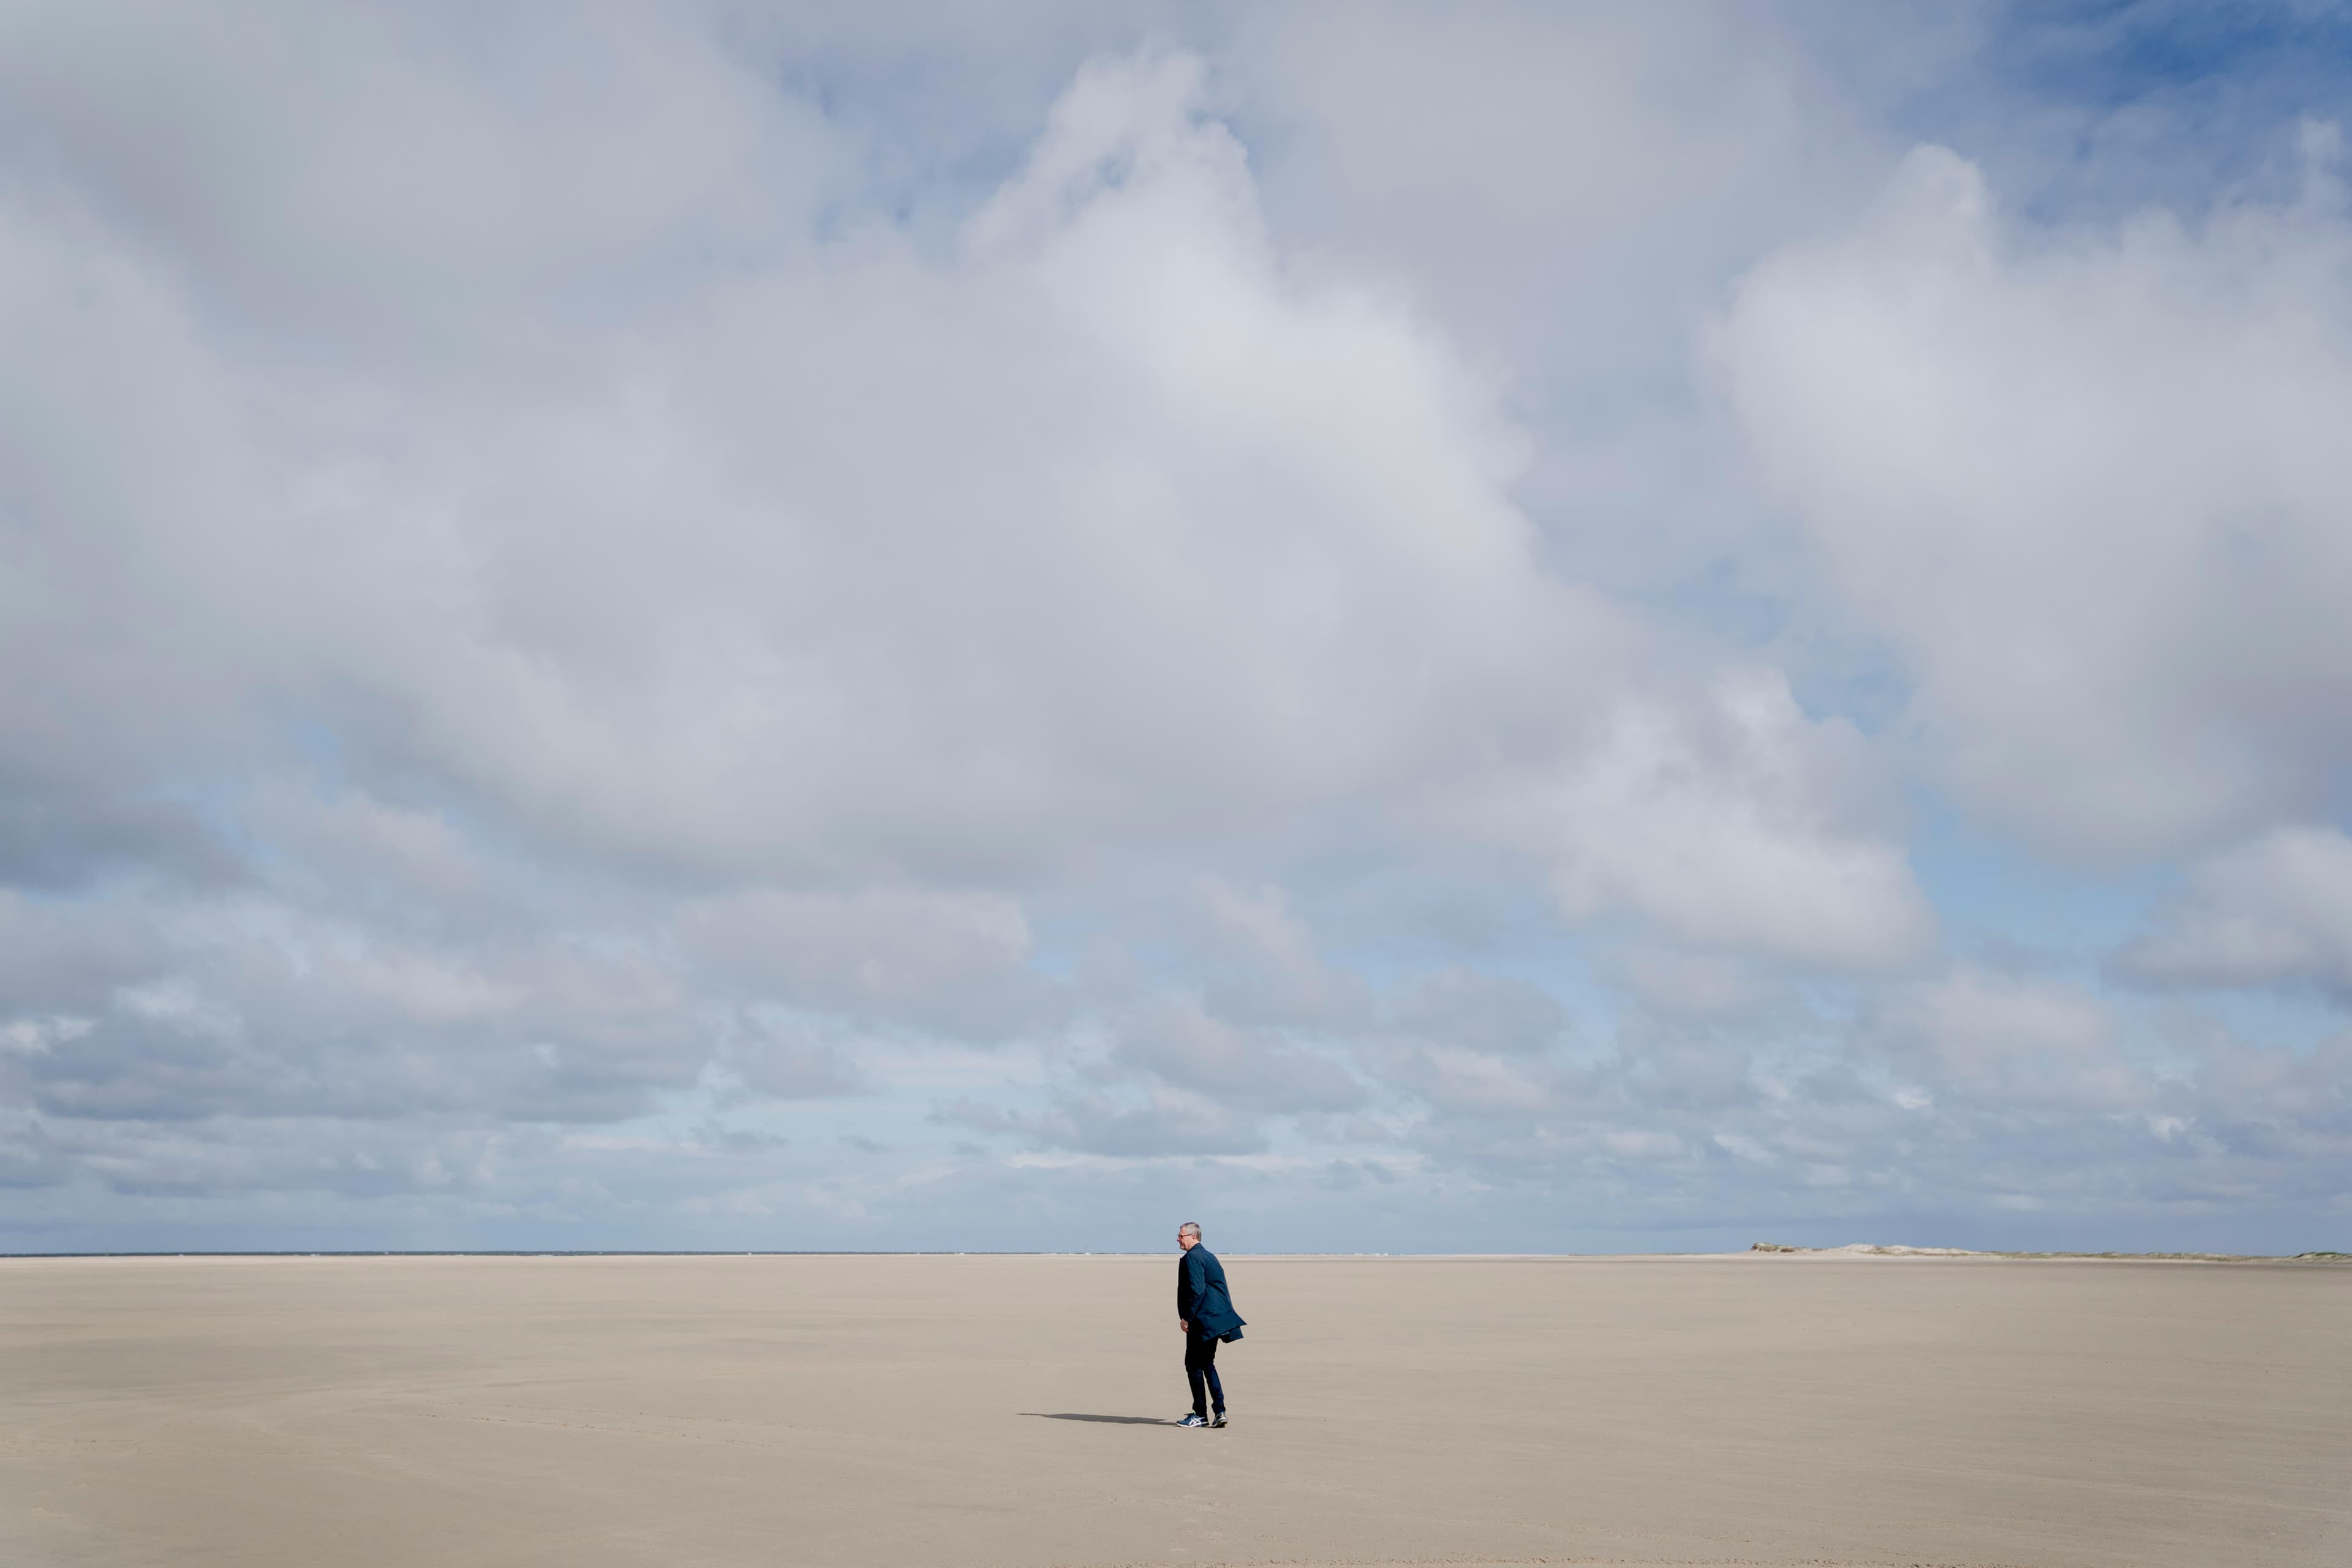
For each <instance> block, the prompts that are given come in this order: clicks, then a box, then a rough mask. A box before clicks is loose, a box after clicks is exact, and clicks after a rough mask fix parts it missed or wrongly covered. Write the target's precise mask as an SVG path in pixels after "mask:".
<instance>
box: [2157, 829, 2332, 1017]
mask: <svg viewBox="0 0 2352 1568" xmlns="http://www.w3.org/2000/svg"><path fill="white" fill-rule="evenodd" d="M2114 967H2115V969H2116V972H2117V973H2120V974H2121V975H2123V976H2124V977H2125V978H2126V979H2129V980H2131V981H2134V982H2136V983H2137V984H2146V985H2216V986H2263V985H2289V984H2302V985H2316V986H2320V987H2322V988H2324V989H2326V990H2328V991H2330V992H2333V993H2334V994H2336V995H2337V996H2339V997H2352V837H2347V836H2346V835H2345V834H2344V833H2343V832H2341V831H2340V830H2338V829H2336V828H2322V827H2286V828H2279V829H2275V830H2273V832H2270V833H2267V834H2264V835H2263V837H2260V838H2258V839H2255V840H2254V841H2253V842H2252V843H2250V844H2245V845H2242V846H2240V847H2237V848H2234V849H2231V850H2227V851H2224V852H2222V853H2221V854H2218V855H2212V856H2209V857H2207V858H2204V859H2202V860H2200V861H2199V862H2197V863H2196V864H2195V865H2194V866H2192V867H2191V868H2189V874H2188V879H2187V883H2186V885H2185V886H2184V887H2183V888H2181V889H2180V890H2179V892H2177V893H2175V894H2174V895H2173V896H2172V897H2170V898H2169V899H2168V900H2166V901H2165V902H2164V903H2163V904H2161V905H2160V906H2159V907H2158V910H2157V911H2156V913H2155V916H2154V919H2153V921H2152V923H2151V924H2150V926H2149V928H2148V929H2147V930H2146V931H2142V932H2140V933H2139V934H2138V935H2137V936H2135V937H2133V938H2132V939H2131V941H2129V942H2126V943H2125V944H2124V946H2123V947H2122V948H2121V949H2119V950H2118V951H2117V952H2116V955H2115V960H2114Z"/></svg>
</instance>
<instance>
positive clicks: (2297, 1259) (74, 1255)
mask: <svg viewBox="0 0 2352 1568" xmlns="http://www.w3.org/2000/svg"><path fill="white" fill-rule="evenodd" d="M1160 1256H1161V1254H1160V1253H1157V1252H1041V1251H1025V1250H1020V1249H1013V1248H1008V1249H1005V1250H1003V1251H989V1250H978V1249H972V1248H964V1249H961V1250H958V1251H946V1250H938V1249H917V1248H895V1247H894V1248H874V1249H870V1250H863V1249H853V1248H846V1247H799V1248H793V1247H780V1248H775V1249H772V1250H765V1251H742V1250H735V1249H728V1250H718V1249H707V1248H685V1247H677V1248H660V1247H471V1248H431V1247H416V1248H406V1247H350V1248H321V1247H299V1248H297V1247H289V1248H285V1249H280V1250H260V1249H236V1248H224V1249H220V1250H205V1249H192V1248H182V1249H178V1250H169V1251H166V1250H155V1251H126V1252H0V1263H40V1262H70V1261H98V1260H104V1259H119V1260H141V1259H144V1260H150V1261H153V1260H162V1259H169V1258H187V1259H192V1260H202V1259H217V1260H221V1261H231V1260H236V1259H252V1260H257V1261H258V1260H266V1259H288V1258H1159V1257H1160ZM1231 1256H1235V1257H1248V1258H1261V1259H1280V1258H1300V1259H1331V1260H1334V1261H1349V1260H1366V1261H1369V1260H1373V1259H1388V1260H1393V1261H1397V1262H1492V1263H1504V1262H1579V1261H1590V1262H1620V1261H1641V1260H1643V1259H1653V1260H1656V1261H1660V1262H1665V1261H1672V1260H1675V1259H1687V1260H1692V1261H1703V1260H1706V1259H1726V1258H1759V1259H1761V1258H1772V1257H1789V1258H1814V1259H1820V1260H1823V1261H1832V1260H1843V1259H1858V1258H1873V1259H1875V1258H1889V1259H1892V1258H1904V1259H1912V1260H1928V1261H1933V1260H1937V1259H1969V1258H1979V1259H1983V1258H1993V1259H2005V1260H2011V1261H2018V1262H2043V1261H2047V1262H2086V1263H2100V1262H2105V1263H2294V1264H2307V1265H2317V1266H2320V1267H2333V1266H2338V1265H2352V1253H2347V1252H2300V1253H2237V1252H2023V1251H2017V1252H2011V1251H1998V1250H1981V1251H1979V1250H1974V1249H1969V1248H1963V1247H1900V1246H1874V1245H1871V1244H1867V1243H1855V1244H1852V1245H1849V1246H1845V1247H1796V1246H1790V1245H1787V1244H1784V1243H1780V1242H1764V1241H1759V1242H1757V1243H1755V1244H1754V1245H1752V1246H1750V1247H1747V1248H1745V1249H1743V1250H1740V1251H1737V1252H1265V1253H1237V1254H1233V1255H1231Z"/></svg>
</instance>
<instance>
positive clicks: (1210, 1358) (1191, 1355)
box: [1184, 1333, 1225, 1415]
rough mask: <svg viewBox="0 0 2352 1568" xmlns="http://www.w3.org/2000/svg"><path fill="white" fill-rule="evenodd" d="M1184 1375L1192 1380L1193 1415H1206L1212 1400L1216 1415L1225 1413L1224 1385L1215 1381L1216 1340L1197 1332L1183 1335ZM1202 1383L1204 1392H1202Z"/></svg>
mask: <svg viewBox="0 0 2352 1568" xmlns="http://www.w3.org/2000/svg"><path fill="white" fill-rule="evenodd" d="M1184 1375H1185V1376H1186V1377H1188V1378H1190V1379H1192V1414H1193V1415H1208V1413H1209V1409H1210V1404H1211V1402H1212V1401H1214V1402H1215V1407H1216V1412H1217V1414H1218V1415H1223V1414H1224V1413H1225V1385H1224V1384H1222V1383H1219V1382H1218V1381H1217V1342H1216V1341H1214V1340H1212V1339H1206V1338H1203V1337H1202V1336H1201V1335H1199V1334H1191V1333H1188V1334H1186V1335H1185V1336H1184ZM1204 1385H1205V1386H1206V1388H1207V1390H1208V1392H1207V1393H1206V1394H1203V1393H1202V1387H1203V1386H1204Z"/></svg>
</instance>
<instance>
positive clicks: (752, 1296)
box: [0, 1256, 2352, 1568]
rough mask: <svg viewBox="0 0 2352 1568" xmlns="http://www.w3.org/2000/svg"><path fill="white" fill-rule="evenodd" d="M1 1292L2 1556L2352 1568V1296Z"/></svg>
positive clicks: (123, 1270)
mask: <svg viewBox="0 0 2352 1568" xmlns="http://www.w3.org/2000/svg"><path fill="white" fill-rule="evenodd" d="M1227 1263H1228V1266H1229V1268H1230V1269H1231V1271H1232V1275H1233V1280H1234V1295H1235V1298H1236V1300H1237V1302H1238V1304H1239V1305H1240V1307H1241V1309H1242V1310H1243V1311H1244V1313H1245V1314H1246V1315H1247V1316H1248V1318H1249V1320H1250V1324H1251V1327H1250V1331H1249V1336H1248V1339H1247V1340H1246V1342H1244V1343H1242V1344H1240V1345H1237V1346H1234V1347H1232V1348H1231V1349H1229V1350H1228V1351H1227V1352H1226V1353H1225V1357H1224V1359H1223V1365H1224V1367H1225V1370H1226V1376H1227V1384H1228V1388H1229V1391H1230V1393H1231V1395H1232V1399H1233V1406H1234V1417H1235V1419H1234V1425H1233V1426H1231V1427H1230V1428H1228V1429H1226V1430H1223V1431H1208V1432H1197V1431H1182V1430H1179V1429H1176V1428H1174V1427H1173V1426H1170V1425H1168V1424H1167V1423H1169V1422H1170V1421H1171V1419H1172V1418H1173V1417H1175V1416H1177V1415H1180V1414H1181V1411H1182V1409H1183V1406H1184V1404H1185V1394H1184V1390H1183V1379H1182V1374H1181V1369H1180V1366H1179V1358H1180V1346H1179V1342H1178V1338H1177V1334H1176V1331H1175V1328H1174V1324H1173V1322H1172V1321H1171V1320H1172V1316H1173V1314H1172V1309H1171V1276H1172V1268H1173V1265H1172V1263H1171V1261H1170V1260H1168V1259H1166V1258H1007V1257H971V1258H953V1257H929V1258H880V1257H853V1258H843V1257H830V1258H271V1259H204V1258H188V1259H152V1260H148V1259H68V1260H37V1259H17V1260H6V1261H0V1346H5V1366H6V1368H7V1374H6V1379H5V1386H0V1561H5V1563H10V1564H16V1565H23V1568H58V1565H67V1564H85V1563H87V1564H107V1565H110V1568H111V1565H118V1564H141V1563H171V1564H223V1565H227V1564H236V1565H238V1568H273V1565H280V1564H282V1565H289V1568H291V1565H296V1564H299V1565H301V1568H320V1565H330V1564H355V1565H378V1564H381V1565H387V1568H388V1565H393V1564H401V1565H410V1564H424V1563H431V1564H444V1565H450V1568H464V1565H481V1568H488V1565H492V1564H498V1565H509V1564H511V1565H517V1568H520V1565H525V1564H529V1565H539V1564H547V1565H551V1568H552V1565H559V1564H560V1565H562V1568H613V1565H622V1564H627V1565H638V1564H644V1565H656V1564H658V1565H661V1568H672V1565H681V1564H703V1565H714V1568H715V1565H733V1564H787V1563H790V1564H799V1563H815V1564H825V1563H845V1564H869V1563H870V1564H883V1563H890V1564H901V1563H943V1564H1008V1565H1011V1564H1109V1563H1124V1564H1139V1563H1436V1562H1444V1563H1522V1562H1539V1561H1540V1562H1551V1563H1561V1562H1570V1563H1574V1562H1604V1563H1816V1564H1818V1563H1839V1564H1864V1563H1868V1564H1896V1563H1902V1564H1919V1563H1937V1564H1961V1563H1969V1564H2014V1565H2020V1568H2043V1565H2051V1568H2056V1565H2061V1564H2092V1563H2098V1564H2136V1565H2143V1568H2166V1565H2176V1564H2177V1565H2179V1568H2213V1565H2218V1564H2230V1565H2242V1568H2259V1565H2262V1564H2294V1565H2305V1564H2336V1563H2345V1562H2347V1561H2352V1487H2347V1478H2352V1333H2347V1327H2352V1268H2326V1267H2314V1266H2307V1265H2306V1266H2294V1265H2221V1266H2214V1265H2198V1264H2191V1263H2131V1262H2112V1263H2107V1262H2102V1263H2091V1262H2015V1261H2004V1260H1989V1259H1975V1258H1810V1257H1808V1258H1774V1257H1766V1256H1756V1257H1738V1258H1625V1259H1598V1258H1582V1259H1546V1258H1528V1259H1406V1258H1393V1259H1379V1258H1365V1259H1343V1258H1242V1257H1233V1258H1228V1259H1227Z"/></svg>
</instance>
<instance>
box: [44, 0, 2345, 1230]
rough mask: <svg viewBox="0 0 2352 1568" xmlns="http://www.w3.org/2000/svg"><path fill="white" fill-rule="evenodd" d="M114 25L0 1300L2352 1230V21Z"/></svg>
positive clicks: (1222, 10)
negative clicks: (726, 1263)
mask: <svg viewBox="0 0 2352 1568" xmlns="http://www.w3.org/2000/svg"><path fill="white" fill-rule="evenodd" d="M121 16H122V14H121V13H119V12H118V13H109V14H106V15H103V16H101V15H100V14H97V13H92V12H89V10H88V9H87V8H85V7H76V6H69V5H29V6H23V7H18V8H16V9H15V10H14V11H12V13H11V14H10V16H9V18H8V20H7V21H5V23H0V104H5V109H0V330H5V331H6V332H7V334H8V337H7V341H8V342H10V344H11V349H12V352H11V354H10V355H9V361H10V363H9V365H8V366H7V367H6V368H5V370H0V657H4V658H5V659H6V661H7V668H10V669H11V670H12V671H16V672H19V675H18V679H14V680H11V681H9V682H6V683H5V691H0V1247H5V1248H8V1249H13V1250H109V1249H117V1248H123V1249H136V1248H151V1247H160V1248H184V1247H482V1246H488V1247H730V1248H731V1247H982V1248H984V1247H1047V1248H1068V1249H1077V1250H1087V1249H1112V1248H1123V1247H1157V1246H1159V1245H1160V1239H1161V1237H1162V1236H1163V1234H1164V1232H1165V1231H1166V1229H1167V1221H1168V1219H1169V1217H1170V1215H1171V1214H1173V1213H1174V1211H1178V1210H1181V1211H1183V1212H1182V1215H1181V1217H1192V1218H1198V1219H1200V1220H1202V1223H1203V1224H1205V1225H1207V1226H1210V1228H1211V1230H1212V1232H1213V1234H1214V1235H1216V1236H1217V1237H1218V1238H1219V1243H1220V1245H1221V1246H1229V1247H1240V1248H1243V1249H1247V1248H1250V1247H1267V1248H1297V1249H1307V1250H1403V1251H1410V1250H1448V1249H1497V1250H1550V1249H1572V1250H1618V1249H1631V1250H1641V1249H1651V1248H1678V1247H1737V1246H1743V1245H1745V1244H1746V1243H1747V1242H1748V1241H1751V1240H1755V1239H1763V1238H1769V1239H1777V1240H1783V1241H1792V1242H1815V1243H1830V1244H1835V1243H1841V1242H1844V1241H1851V1240H1856V1239H1869V1240H1880V1241H1896V1242H1908V1243H1913V1244H1919V1245H1939V1244H1940V1245H1967V1246H1988V1247H2091V1248H2102V1249H2104V1248H2111V1247H2112V1248H2170V1247H2196V1248H2219V1249H2226V1250H2252V1251H2264V1250H2285V1251H2297V1250H2303V1249H2305V1248H2311V1247H2341V1246H2343V1245H2345V1243H2344V1231H2345V1227H2346V1226H2347V1221H2352V1099H2347V1079H2348V1078H2352V1029H2347V1021H2346V1016H2345V1013H2346V1007H2347V1000H2352V836H2347V816H2348V814H2347V805H2348V804H2352V727H2347V719H2346V715H2347V713H2352V660H2347V658H2345V657H2344V654H2343V637H2342V635H2341V631H2340V628H2339V626H2338V622H2339V620H2340V614H2339V612H2338V611H2337V609H2336V606H2337V605H2340V604H2341V603H2343V602H2345V599H2346V597H2347V594H2352V459H2347V458H2346V456H2345V455H2344V454H2343V452H2342V451H2341V450H2339V448H2340V447H2342V446H2343V443H2342V442H2341V440H2340V437H2339V435H2338V433H2339V432H2340V431H2341V429H2343V428H2344V427H2345V426H2346V422H2347V418H2352V216H2347V208H2346V197H2345V184H2344V181H2345V174H2346V156H2347V154H2346V152H2345V147H2344V141H2343V135H2342V132H2341V130H2340V126H2341V124H2342V122H2343V121H2345V119H2346V118H2347V112H2352V111H2348V110H2347V96H2352V95H2347V87H2346V83H2347V81H2352V72H2347V68H2346V67H2347V63H2352V14H2347V10H2346V9H2345V8H2344V7H2341V6H2335V5H2325V6H2323V5H2275V6H2264V5H2243V6H2220V7H2217V6H2210V5H2205V6H2191V5H2147V4H2142V5H2075V6H2047V5H2037V6H2016V7H2011V8H2006V9H2000V8H1992V7H1984V8H1972V9H1969V10H1967V11H1964V12H1956V11H1954V10H1953V9H1952V8H1949V7H1940V6H1916V7H1907V6H1885V5H1789V6H1759V5H1720V6H1714V5H1691V6H1686V7H1676V8H1672V9H1666V8H1644V9H1643V10H1640V11H1638V12H1636V11H1629V10H1627V9H1625V8H1622V7H1612V6H1598V5H1595V6H1554V5H1529V6H1507V5H1496V6H1490V7H1479V8H1451V9H1446V10H1438V9H1434V8H1425V7H1411V6H1385V5H1370V6H1367V5H1349V6H1320V5H1290V6H1281V7H1265V6H1232V7H1224V6H1185V7H1161V6H1154V5H1111V6H1103V5H1061V4H1058V3H1055V0H1036V3H1034V4H1031V5H1022V6H1018V7H1014V8H1012V9H1009V10H1006V11H1004V12H1003V13H1001V14H996V15H993V16H991V17H989V18H986V19H985V20H978V19H974V18H973V17H971V16H969V15H968V14H967V13H965V12H964V11H962V10H960V9H956V8H948V7H931V6H923V5H887V6H873V5H866V6H858V7H838V8H828V7H811V6H790V7H782V6H778V7H767V6H761V5H730V6H709V7H705V6H668V7H631V6H610V7H604V6H598V7H588V8H578V7H566V8H549V7H536V6H517V7H511V8H500V9H496V10H489V11H485V10H482V9H481V8H478V7H457V6H452V7H416V6H398V7H394V6H382V7H379V6H373V5H341V6H300V7H296V6H275V5H249V6H244V7H233V8H231V9H229V10H227V11H226V12H220V13H216V14H212V15H208V16H192V15H189V14H185V13H181V12H177V11H173V10H170V9H168V8H159V9H157V10H155V11H154V12H152V13H151V14H148V15H146V16H143V17H142V19H141V20H140V21H139V24H138V25H137V26H128V25H125V24H124V23H123V22H122V20H121Z"/></svg>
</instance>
